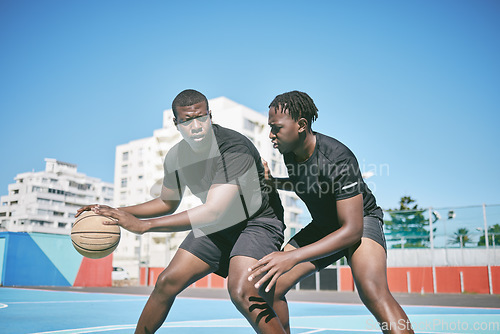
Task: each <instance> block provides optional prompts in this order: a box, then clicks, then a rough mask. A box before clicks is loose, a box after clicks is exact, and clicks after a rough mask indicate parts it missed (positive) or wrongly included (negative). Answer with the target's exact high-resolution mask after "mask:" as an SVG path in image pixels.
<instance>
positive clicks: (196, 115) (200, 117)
mask: <svg viewBox="0 0 500 334" xmlns="http://www.w3.org/2000/svg"><path fill="white" fill-rule="evenodd" d="M175 111H176V113H177V117H176V118H175V119H174V123H175V125H177V129H178V130H179V132H180V133H181V135H182V137H183V138H184V140H185V141H186V142H187V143H188V144H189V146H191V148H192V149H193V150H194V151H200V150H204V149H206V148H208V147H209V146H210V143H211V142H210V139H211V135H212V122H211V117H212V115H211V114H210V111H209V110H208V107H207V104H206V103H205V101H203V102H199V103H196V104H193V105H190V106H186V107H175Z"/></svg>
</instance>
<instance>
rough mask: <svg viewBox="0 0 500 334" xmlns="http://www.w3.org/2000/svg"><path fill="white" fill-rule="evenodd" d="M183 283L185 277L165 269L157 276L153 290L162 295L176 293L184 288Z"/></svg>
mask: <svg viewBox="0 0 500 334" xmlns="http://www.w3.org/2000/svg"><path fill="white" fill-rule="evenodd" d="M184 285H185V277H181V276H180V275H177V274H176V273H175V272H173V271H169V270H168V269H167V270H165V271H163V272H162V273H161V274H160V276H159V277H158V280H157V281H156V284H155V288H154V292H155V293H160V294H162V295H177V294H179V293H180V292H181V291H182V290H183V289H184Z"/></svg>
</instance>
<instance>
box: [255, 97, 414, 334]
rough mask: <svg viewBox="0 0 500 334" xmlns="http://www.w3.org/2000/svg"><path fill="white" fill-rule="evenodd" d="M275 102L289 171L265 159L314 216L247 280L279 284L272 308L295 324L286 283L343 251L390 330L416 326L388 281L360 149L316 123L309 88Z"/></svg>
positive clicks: (275, 136) (275, 128) (274, 126)
mask: <svg viewBox="0 0 500 334" xmlns="http://www.w3.org/2000/svg"><path fill="white" fill-rule="evenodd" d="M269 108H270V109H269V125H270V127H271V131H270V134H269V137H270V139H271V140H272V142H273V144H274V148H277V149H278V150H279V151H280V153H282V154H283V156H284V160H285V164H286V166H287V170H288V175H289V177H288V178H283V179H278V178H272V176H270V173H269V169H268V168H267V164H265V165H266V166H265V167H266V172H267V174H268V182H269V183H270V184H272V185H274V187H276V188H278V189H283V190H290V191H295V192H296V193H297V195H298V196H299V197H300V198H301V199H302V200H303V201H304V203H305V204H306V206H307V208H308V210H309V212H310V214H311V217H312V222H311V223H309V224H308V225H307V226H306V227H305V228H303V229H302V230H301V231H299V232H298V233H297V234H296V235H295V236H294V237H293V238H292V239H291V240H290V241H289V242H288V244H287V245H286V246H285V247H284V249H283V250H284V251H283V252H275V253H272V254H269V255H267V256H265V257H264V258H262V259H261V260H259V261H258V262H257V263H256V264H255V265H253V266H251V267H250V268H249V271H250V275H249V280H250V281H254V282H256V283H255V286H256V287H262V286H263V285H264V286H266V288H265V289H266V291H268V290H270V289H271V288H272V287H273V286H274V285H276V290H275V301H274V304H273V308H274V310H275V312H276V313H277V315H278V317H279V318H280V320H281V322H282V324H283V327H284V328H285V330H286V331H287V332H290V327H289V323H288V322H289V320H288V307H287V304H286V300H285V294H286V293H287V291H288V290H289V289H290V288H292V287H293V286H294V285H295V284H296V283H298V282H299V281H300V280H302V279H303V278H305V277H307V276H309V275H311V274H313V273H314V272H316V271H319V270H321V269H323V268H325V267H326V266H328V265H330V264H332V263H334V262H336V261H337V260H338V259H340V258H342V257H344V256H345V257H346V258H347V261H348V263H349V265H350V267H351V270H352V274H353V278H354V282H355V284H356V287H357V290H358V293H359V296H360V298H361V300H362V301H363V303H364V304H365V305H366V307H367V308H368V309H369V310H370V312H371V313H372V314H373V315H374V316H375V318H376V319H377V321H378V323H379V325H380V328H381V329H382V330H383V331H384V332H385V333H413V330H412V327H411V324H410V322H409V320H408V317H407V316H406V314H405V312H404V311H403V309H402V308H401V306H400V305H399V304H398V303H397V301H396V300H395V299H394V298H393V297H392V295H391V293H390V291H389V288H388V284H387V276H386V243H385V238H384V233H383V229H382V224H383V220H382V216H383V213H382V210H381V209H380V207H378V206H377V203H376V201H375V197H374V196H373V194H372V193H371V191H370V190H369V189H368V187H367V186H366V184H365V183H364V181H363V178H362V177H361V173H360V170H359V166H358V162H357V160H356V157H355V156H354V154H353V153H352V152H351V151H350V150H349V149H348V148H347V147H346V146H345V145H343V144H342V143H340V142H339V141H337V140H335V139H333V138H331V137H329V136H326V135H323V134H321V133H317V132H314V131H312V129H311V124H312V122H313V121H314V120H315V119H316V118H317V115H318V114H317V111H318V109H317V108H316V106H315V105H314V102H313V100H312V99H311V98H310V97H309V96H308V95H307V94H306V93H303V92H298V91H293V92H288V93H284V94H281V95H278V96H277V97H276V98H275V99H274V100H273V101H272V102H271V104H270V106H269ZM262 274H265V275H264V276H261V277H260V278H256V277H255V275H262Z"/></svg>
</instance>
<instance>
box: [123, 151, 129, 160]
mask: <svg viewBox="0 0 500 334" xmlns="http://www.w3.org/2000/svg"><path fill="white" fill-rule="evenodd" d="M122 161H128V152H123V153H122Z"/></svg>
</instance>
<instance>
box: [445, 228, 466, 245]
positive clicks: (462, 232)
mask: <svg viewBox="0 0 500 334" xmlns="http://www.w3.org/2000/svg"><path fill="white" fill-rule="evenodd" d="M454 235H455V236H454V237H452V238H450V240H448V244H459V245H460V248H462V247H465V245H466V244H467V243H472V240H471V238H470V234H469V230H468V229H467V228H465V227H462V228H459V229H458V230H457V231H456V232H455V233H454Z"/></svg>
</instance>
